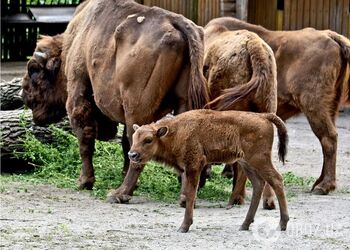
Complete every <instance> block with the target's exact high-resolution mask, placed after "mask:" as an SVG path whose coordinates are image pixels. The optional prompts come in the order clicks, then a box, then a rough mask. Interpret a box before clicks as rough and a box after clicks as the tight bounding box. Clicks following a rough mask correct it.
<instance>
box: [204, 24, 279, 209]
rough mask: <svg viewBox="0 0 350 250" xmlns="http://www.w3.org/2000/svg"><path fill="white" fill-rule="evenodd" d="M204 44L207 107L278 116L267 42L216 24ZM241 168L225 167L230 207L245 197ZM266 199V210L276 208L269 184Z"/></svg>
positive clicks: (274, 71)
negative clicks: (229, 184) (229, 181)
mask: <svg viewBox="0 0 350 250" xmlns="http://www.w3.org/2000/svg"><path fill="white" fill-rule="evenodd" d="M204 44H205V50H204V75H205V77H206V78H207V80H208V87H209V92H210V99H211V100H212V101H211V102H210V103H208V104H207V107H210V108H211V109H214V110H242V111H254V112H266V113H276V111H277V68H276V60H275V56H274V55H273V51H272V50H271V48H270V47H269V46H268V45H267V44H266V43H265V42H264V40H262V39H261V38H260V37H259V36H258V35H256V34H255V33H253V32H249V31H247V30H239V31H229V30H228V29H227V28H226V27H223V26H222V25H215V24H213V25H207V26H206V27H205V30H204ZM222 92H224V93H222ZM238 168H239V167H238V164H237V163H235V164H234V165H232V166H231V165H230V164H228V165H226V166H225V169H229V170H231V169H233V177H234V178H233V187H232V188H233V192H232V195H231V197H230V199H229V202H228V207H231V206H232V205H234V204H242V203H243V202H244V196H243V195H241V193H237V190H241V188H239V187H238V185H241V183H237V181H236V180H237V179H238V178H239V174H240V173H241V170H240V169H238ZM202 176H204V175H202ZM202 183H203V181H202ZM242 184H243V185H244V184H245V183H242ZM263 200H264V203H263V205H264V208H266V209H271V208H274V203H273V191H272V190H271V187H270V186H269V185H268V184H267V186H266V188H265V190H264V194H263Z"/></svg>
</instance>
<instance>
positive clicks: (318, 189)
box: [312, 187, 329, 195]
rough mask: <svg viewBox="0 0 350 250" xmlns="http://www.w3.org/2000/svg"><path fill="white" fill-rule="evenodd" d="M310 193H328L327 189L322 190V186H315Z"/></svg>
mask: <svg viewBox="0 0 350 250" xmlns="http://www.w3.org/2000/svg"><path fill="white" fill-rule="evenodd" d="M312 193H313V194H316V195H327V194H328V193H329V191H327V190H324V189H323V188H319V187H315V188H314V189H313V190H312Z"/></svg>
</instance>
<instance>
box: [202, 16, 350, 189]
mask: <svg viewBox="0 0 350 250" xmlns="http://www.w3.org/2000/svg"><path fill="white" fill-rule="evenodd" d="M208 25H219V26H223V27H225V28H226V29H228V30H232V31H234V30H241V29H246V30H249V31H252V32H255V33H256V34H258V35H259V36H260V37H261V38H262V39H263V40H264V41H265V42H266V43H267V44H268V45H269V46H270V47H271V48H272V50H273V52H274V55H275V58H276V62H277V81H278V96H277V99H278V106H277V115H278V116H279V117H281V118H282V119H283V120H287V119H288V118H290V117H292V116H294V115H296V114H298V113H301V112H302V113H304V114H305V116H306V117H307V119H308V121H309V123H310V126H311V128H312V130H313V132H314V133H315V135H316V136H317V138H318V139H319V141H320V143H321V146H322V151H323V166H322V172H321V175H320V177H319V178H318V179H317V180H316V182H315V183H314V185H313V187H312V190H313V192H314V193H316V194H328V193H329V192H330V191H332V190H334V189H335V188H336V151H337V141H338V140H337V132H336V126H335V120H336V116H337V114H338V110H339V107H340V105H341V104H342V102H343V101H348V102H349V101H350V95H349V92H348V91H349V87H350V86H349V84H350V80H349V62H350V41H349V40H348V39H347V38H345V37H344V36H341V35H339V34H337V33H335V32H333V31H329V30H325V31H318V30H315V29H312V28H307V29H303V30H296V31H270V30H267V29H265V28H263V27H261V26H256V25H252V24H248V23H245V22H242V21H240V20H237V19H235V18H229V17H224V18H217V19H213V20H212V21H210V22H209V24H208ZM245 180H246V179H245V178H242V179H241V180H239V182H241V183H242V181H243V182H245ZM240 186H241V187H242V189H241V194H242V195H244V185H240Z"/></svg>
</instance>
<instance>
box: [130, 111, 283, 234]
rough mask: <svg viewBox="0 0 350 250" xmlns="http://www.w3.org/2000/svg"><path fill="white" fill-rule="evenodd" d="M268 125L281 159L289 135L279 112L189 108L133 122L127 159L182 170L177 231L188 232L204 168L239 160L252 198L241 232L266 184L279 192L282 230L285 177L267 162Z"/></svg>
mask: <svg viewBox="0 0 350 250" xmlns="http://www.w3.org/2000/svg"><path fill="white" fill-rule="evenodd" d="M272 123H273V124H275V126H276V127H277V130H278V137H279V146H278V154H279V158H280V160H282V161H284V158H285V155H286V151H287V149H286V146H287V141H288V136H287V130H286V127H285V126H284V123H283V122H282V120H281V119H279V118H278V117H277V116H275V115H274V114H271V113H268V114H257V113H248V112H241V111H213V110H193V111H189V112H185V113H183V114H180V115H178V116H176V117H174V118H172V119H163V120H160V121H158V122H157V123H152V124H149V125H144V126H141V127H139V126H138V125H134V130H135V133H134V134H133V145H132V147H131V149H130V152H129V158H130V160H131V161H133V162H135V163H141V164H144V163H146V162H147V161H149V160H151V159H153V160H156V161H160V162H164V163H166V164H168V165H170V166H172V167H174V168H175V170H176V171H178V172H179V173H180V174H182V177H183V181H184V182H183V190H182V194H183V195H185V197H186V212H185V217H184V220H183V222H182V225H181V227H180V228H179V231H180V232H187V231H188V230H189V228H190V226H191V224H192V222H193V208H194V201H195V197H196V192H197V187H198V183H199V176H200V173H201V170H202V168H203V167H204V166H205V165H206V164H210V163H216V162H223V163H234V162H238V163H239V164H240V165H241V166H242V168H243V169H244V171H245V173H246V174H247V176H248V178H249V179H250V180H251V182H252V185H253V196H252V201H251V204H250V207H249V211H248V213H247V216H246V218H245V221H244V222H243V224H242V226H241V230H248V229H249V225H250V224H251V223H252V222H253V221H254V216H255V213H256V210H257V208H258V205H259V201H260V197H261V193H262V191H263V188H264V185H265V182H267V183H269V184H270V185H271V187H272V188H273V189H274V191H275V193H276V195H277V198H278V202H279V206H280V215H281V220H280V228H281V230H286V228H287V222H288V219H289V217H288V210H287V202H286V198H285V195H284V191H283V181H282V177H281V175H280V174H279V173H278V172H277V171H276V169H275V168H274V166H273V165H272V161H271V150H272V143H273V126H272Z"/></svg>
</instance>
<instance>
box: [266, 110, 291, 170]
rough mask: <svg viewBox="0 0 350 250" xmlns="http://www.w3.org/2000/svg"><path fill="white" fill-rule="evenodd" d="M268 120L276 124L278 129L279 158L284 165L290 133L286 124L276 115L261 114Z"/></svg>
mask: <svg viewBox="0 0 350 250" xmlns="http://www.w3.org/2000/svg"><path fill="white" fill-rule="evenodd" d="M261 115H262V116H264V117H265V118H266V119H267V120H269V121H270V122H272V123H273V124H275V126H276V128H277V134H278V158H279V160H280V161H281V162H283V164H284V163H285V159H286V155H287V146H288V132H287V127H286V125H285V124H284V122H283V121H282V120H281V118H279V117H278V116H276V115H275V114H272V113H268V114H261Z"/></svg>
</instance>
